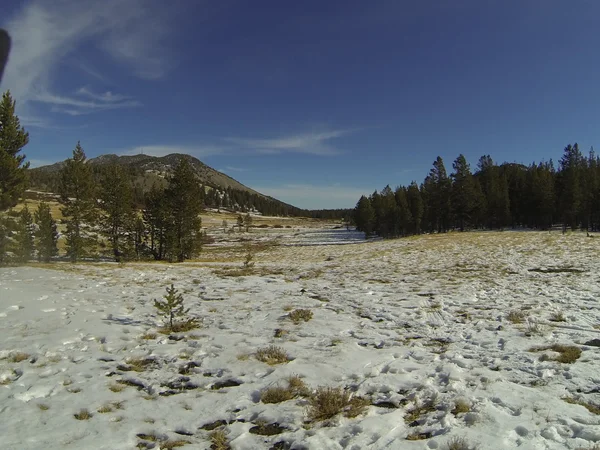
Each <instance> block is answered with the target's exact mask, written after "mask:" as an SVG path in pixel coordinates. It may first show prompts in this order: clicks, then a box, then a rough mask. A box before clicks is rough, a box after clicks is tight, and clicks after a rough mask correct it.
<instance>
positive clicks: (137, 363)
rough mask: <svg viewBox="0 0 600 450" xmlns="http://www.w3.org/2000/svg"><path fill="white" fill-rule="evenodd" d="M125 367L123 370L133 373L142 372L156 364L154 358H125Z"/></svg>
mask: <svg viewBox="0 0 600 450" xmlns="http://www.w3.org/2000/svg"><path fill="white" fill-rule="evenodd" d="M125 362H126V364H127V366H126V367H125V369H127V370H132V371H134V372H144V371H145V370H146V369H148V368H149V367H150V366H153V365H155V364H156V360H155V359H154V358H137V357H133V358H127V359H126V360H125Z"/></svg>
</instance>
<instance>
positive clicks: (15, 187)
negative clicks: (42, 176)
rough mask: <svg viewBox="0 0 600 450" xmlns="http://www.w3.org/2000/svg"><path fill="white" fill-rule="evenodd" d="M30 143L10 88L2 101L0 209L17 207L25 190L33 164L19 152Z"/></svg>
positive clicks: (0, 106) (0, 125)
mask: <svg viewBox="0 0 600 450" xmlns="http://www.w3.org/2000/svg"><path fill="white" fill-rule="evenodd" d="M28 142H29V133H27V132H25V130H24V129H23V127H22V126H21V124H20V122H19V118H18V117H17V116H16V115H15V101H14V100H13V99H12V97H11V95H10V92H9V91H7V92H5V93H4V94H3V95H2V100H1V101H0V211H5V210H7V209H9V208H12V207H13V206H15V205H16V204H17V202H18V201H19V199H20V198H21V196H22V195H23V192H25V188H26V187H27V172H28V171H27V169H28V168H29V163H28V162H27V163H26V162H25V155H19V152H20V151H21V150H22V149H23V147H25V146H26V145H27V143H28Z"/></svg>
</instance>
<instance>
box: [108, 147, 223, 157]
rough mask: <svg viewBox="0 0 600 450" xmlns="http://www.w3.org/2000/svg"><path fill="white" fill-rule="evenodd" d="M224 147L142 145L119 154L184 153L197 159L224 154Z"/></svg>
mask: <svg viewBox="0 0 600 450" xmlns="http://www.w3.org/2000/svg"><path fill="white" fill-rule="evenodd" d="M223 151H224V149H223V147H219V146H216V145H140V146H136V147H132V148H128V149H125V150H122V151H121V152H119V153H120V154H121V155H139V154H142V153H143V154H144V155H149V156H166V155H170V154H172V153H183V154H187V155H192V156H195V157H197V158H201V157H203V156H209V155H217V154H220V153H223Z"/></svg>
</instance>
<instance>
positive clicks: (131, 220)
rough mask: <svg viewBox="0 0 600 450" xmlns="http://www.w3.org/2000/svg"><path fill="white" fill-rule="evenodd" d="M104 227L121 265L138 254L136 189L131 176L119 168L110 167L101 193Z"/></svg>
mask: <svg viewBox="0 0 600 450" xmlns="http://www.w3.org/2000/svg"><path fill="white" fill-rule="evenodd" d="M100 200H101V206H100V208H101V210H102V215H101V218H100V224H101V226H102V232H103V234H104V235H105V236H106V237H107V238H108V240H109V242H110V246H111V249H112V252H113V255H114V257H115V261H117V262H119V261H121V259H122V257H127V256H128V255H130V254H131V253H133V250H134V246H135V243H134V239H133V238H134V236H133V234H134V233H133V228H134V224H135V219H136V216H135V211H134V208H133V189H132V183H131V180H130V178H129V176H128V174H127V173H126V172H125V171H124V170H123V169H122V168H121V167H120V166H118V165H116V164H115V165H112V166H110V167H108V169H107V170H106V172H105V175H104V179H103V180H102V188H101V190H100Z"/></svg>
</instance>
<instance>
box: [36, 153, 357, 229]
mask: <svg viewBox="0 0 600 450" xmlns="http://www.w3.org/2000/svg"><path fill="white" fill-rule="evenodd" d="M91 168H92V174H93V177H94V181H95V183H96V184H98V185H99V184H100V183H102V180H103V179H105V176H106V172H107V171H109V170H110V169H111V167H110V165H100V164H99V165H92V166H91ZM144 175H145V170H144V169H143V168H139V167H135V166H126V167H123V176H125V177H126V178H127V181H128V183H129V184H130V185H131V186H132V195H133V200H134V204H135V206H136V208H137V209H144V207H145V202H146V194H147V192H148V191H149V190H150V189H151V187H152V186H147V180H146V179H145V177H144ZM163 184H164V186H163V187H165V186H166V184H167V182H166V181H164V182H163ZM29 187H30V189H34V190H40V191H45V192H54V193H56V192H59V188H60V174H59V172H58V171H43V170H31V171H30V173H29ZM200 196H201V199H200V200H201V203H202V204H203V206H204V207H205V208H214V209H219V208H223V209H227V210H232V211H236V212H243V213H246V212H248V211H258V212H260V213H261V214H263V215H265V216H292V217H310V218H315V219H330V220H333V219H335V220H341V219H349V218H350V217H351V215H352V209H321V210H307V209H301V208H296V207H295V206H292V205H288V204H286V203H283V202H281V201H279V200H277V199H274V198H271V197H267V196H264V195H257V194H253V193H250V192H247V191H242V190H239V189H233V188H231V187H228V188H221V187H218V186H204V185H202V186H201V189H200Z"/></svg>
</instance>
